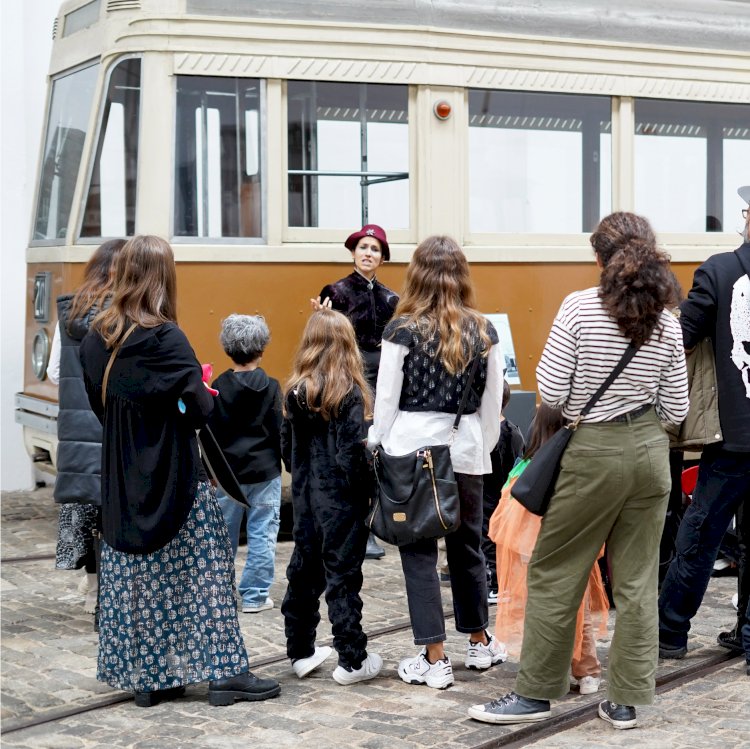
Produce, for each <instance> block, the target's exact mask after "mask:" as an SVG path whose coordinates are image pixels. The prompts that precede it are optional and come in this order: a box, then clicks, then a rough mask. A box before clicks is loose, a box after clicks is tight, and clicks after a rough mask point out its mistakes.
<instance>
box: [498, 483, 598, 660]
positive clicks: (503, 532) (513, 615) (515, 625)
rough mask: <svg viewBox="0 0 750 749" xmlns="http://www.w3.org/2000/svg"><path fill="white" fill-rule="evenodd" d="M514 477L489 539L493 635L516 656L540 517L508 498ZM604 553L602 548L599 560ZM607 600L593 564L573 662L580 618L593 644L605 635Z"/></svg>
mask: <svg viewBox="0 0 750 749" xmlns="http://www.w3.org/2000/svg"><path fill="white" fill-rule="evenodd" d="M516 478H517V476H516V477H514V478H511V479H510V480H509V482H508V483H507V484H506V485H505V487H504V488H503V492H502V495H501V497H500V501H499V502H498V504H497V507H496V508H495V512H494V513H493V514H492V517H491V518H490V527H489V536H490V538H491V539H492V540H493V541H494V542H495V545H496V548H497V583H498V591H497V620H496V624H495V635H496V637H497V639H498V640H500V641H501V642H504V643H505V646H506V647H507V649H508V653H510V654H511V655H514V656H516V657H518V656H519V655H520V652H521V643H522V641H523V620H524V612H525V610H526V598H527V587H526V572H527V568H528V564H529V560H530V559H531V554H532V552H533V551H534V546H535V545H536V539H537V536H538V535H539V528H540V527H541V523H542V518H541V517H539V516H538V515H533V514H532V513H530V512H529V511H528V510H527V509H526V508H525V507H523V505H521V503H520V502H517V501H516V500H515V499H513V497H511V496H510V488H511V486H513V483H514V482H515V480H516ZM603 554H604V548H603V547H602V549H601V551H600V552H599V557H601V556H602V555H603ZM608 613H609V601H608V599H607V592H606V591H605V589H604V583H603V582H602V575H601V572H600V570H599V565H598V564H594V566H593V567H592V568H591V572H590V574H589V581H588V586H587V588H586V592H585V594H584V596H583V600H582V601H581V605H580V607H579V609H578V617H577V620H576V637H575V644H574V649H573V660H574V661H577V660H579V659H580V658H581V646H582V642H583V629H584V617H588V616H590V619H591V633H592V634H593V638H594V640H593V641H595V640H596V639H599V638H601V637H604V636H605V635H606V633H607V619H608Z"/></svg>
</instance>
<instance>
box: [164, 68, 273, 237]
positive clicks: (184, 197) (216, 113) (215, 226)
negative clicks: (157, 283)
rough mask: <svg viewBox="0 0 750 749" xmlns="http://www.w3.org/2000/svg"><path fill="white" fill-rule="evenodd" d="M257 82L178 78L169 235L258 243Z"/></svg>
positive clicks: (250, 80) (258, 148)
mask: <svg viewBox="0 0 750 749" xmlns="http://www.w3.org/2000/svg"><path fill="white" fill-rule="evenodd" d="M260 122H261V108H260V81H259V80H258V79H255V78H210V77H205V76H178V77H177V122H176V137H175V149H176V150H175V201H174V202H175V208H174V234H175V236H177V237H217V238H218V237H256V238H259V237H262V181H261V159H260V129H261V128H260Z"/></svg>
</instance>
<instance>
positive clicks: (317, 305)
mask: <svg viewBox="0 0 750 749" xmlns="http://www.w3.org/2000/svg"><path fill="white" fill-rule="evenodd" d="M310 307H311V308H312V309H313V310H315V311H317V310H319V309H331V308H332V307H333V302H332V301H331V297H329V296H327V297H326V298H325V299H324V300H323V301H322V302H321V301H320V297H319V296H318V297H315V298H314V299H310Z"/></svg>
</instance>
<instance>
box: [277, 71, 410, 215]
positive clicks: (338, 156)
mask: <svg viewBox="0 0 750 749" xmlns="http://www.w3.org/2000/svg"><path fill="white" fill-rule="evenodd" d="M287 99H288V127H289V131H288V143H289V154H288V162H289V225H290V226H317V227H326V228H346V227H349V226H355V225H357V224H359V223H362V224H366V223H370V222H374V223H381V224H383V225H384V226H387V227H388V228H389V229H401V228H407V227H408V226H409V179H408V177H409V174H408V172H409V130H408V88H407V87H406V86H392V85H380V84H365V83H362V84H356V83H319V82H315V81H311V82H308V81H289V83H288V86H287Z"/></svg>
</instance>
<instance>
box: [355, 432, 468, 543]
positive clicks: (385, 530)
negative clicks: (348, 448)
mask: <svg viewBox="0 0 750 749" xmlns="http://www.w3.org/2000/svg"><path fill="white" fill-rule="evenodd" d="M373 468H374V470H375V480H376V492H375V499H374V502H373V506H372V509H371V510H370V514H369V515H368V517H367V526H368V527H369V529H370V530H371V531H372V532H373V533H374V534H375V535H376V536H377V537H378V538H380V539H382V540H383V541H386V542H388V543H389V544H395V545H396V546H403V545H404V544H410V543H413V542H414V541H419V540H420V539H423V538H441V537H442V536H445V535H447V534H448V533H451V532H452V531H454V530H455V529H456V528H458V525H459V523H460V517H461V514H460V502H459V497H458V486H457V485H456V477H455V475H454V473H453V465H452V463H451V455H450V446H449V445H432V446H431V447H423V448H420V449H419V450H416V451H415V452H411V453H407V454H406V455H388V454H387V453H386V452H385V451H384V450H383V449H382V448H378V449H376V450H375V452H374V453H373Z"/></svg>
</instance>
